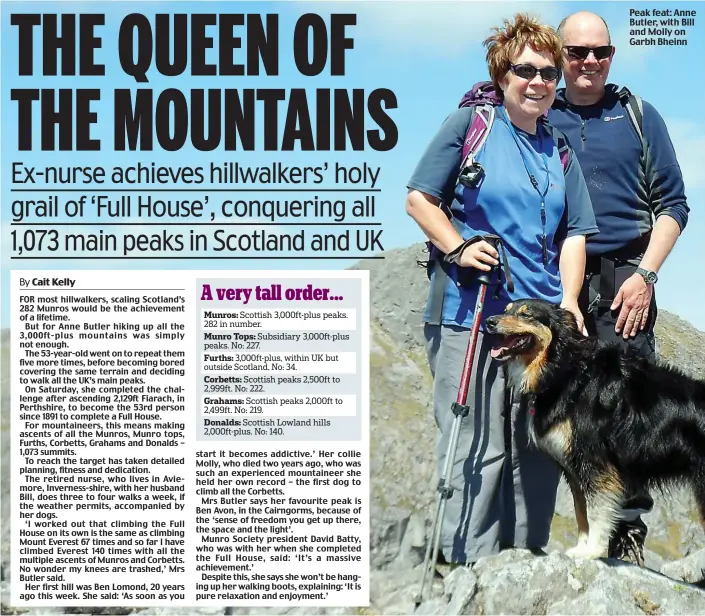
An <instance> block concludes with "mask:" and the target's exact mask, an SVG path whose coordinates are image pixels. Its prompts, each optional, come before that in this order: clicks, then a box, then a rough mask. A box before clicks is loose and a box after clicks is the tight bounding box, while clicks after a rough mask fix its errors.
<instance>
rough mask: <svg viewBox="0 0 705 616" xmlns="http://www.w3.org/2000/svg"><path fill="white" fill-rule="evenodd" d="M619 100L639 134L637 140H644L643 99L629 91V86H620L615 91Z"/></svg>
mask: <svg viewBox="0 0 705 616" xmlns="http://www.w3.org/2000/svg"><path fill="white" fill-rule="evenodd" d="M617 96H619V101H620V102H621V103H622V106H623V107H624V109H625V110H626V112H627V115H628V116H629V120H630V121H631V123H632V126H633V127H634V130H635V131H636V134H637V135H638V136H639V141H641V142H642V144H643V142H644V129H643V127H644V101H643V100H642V99H641V97H640V96H636V95H635V94H632V93H631V92H630V91H629V88H627V87H626V86H622V88H621V89H620V90H619V92H617Z"/></svg>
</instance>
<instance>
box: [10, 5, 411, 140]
mask: <svg viewBox="0 0 705 616" xmlns="http://www.w3.org/2000/svg"><path fill="white" fill-rule="evenodd" d="M356 21H357V20H356V16H355V15H352V14H332V15H331V16H330V18H326V19H324V18H323V17H321V16H320V15H317V14H315V13H308V14H305V15H302V16H301V17H300V18H299V19H298V20H297V21H296V24H295V26H294V29H293V32H292V33H291V39H290V40H289V41H287V44H286V45H280V43H281V40H280V39H285V38H286V37H283V36H281V32H280V27H279V16H278V15H276V14H243V13H227V14H176V15H162V14H159V15H155V16H153V18H149V17H147V16H145V15H142V14H139V13H132V14H130V15H127V16H126V17H125V18H124V19H123V20H122V22H121V23H120V26H119V28H118V37H117V40H116V41H104V40H103V37H102V36H101V31H102V30H104V26H105V15H103V14H79V15H75V14H62V15H56V14H41V15H40V14H30V13H22V14H12V15H11V17H10V23H11V24H12V26H13V27H15V28H17V35H18V36H17V38H18V45H19V48H18V52H19V53H18V66H17V70H18V75H19V76H22V77H26V76H34V77H37V78H39V77H43V76H49V75H52V76H61V77H66V78H67V85H71V84H72V83H75V82H73V81H72V80H71V77H75V76H92V77H98V78H100V77H104V78H105V86H106V87H109V86H110V84H111V82H112V81H113V80H112V79H111V76H110V75H106V70H105V65H104V64H100V63H98V61H97V59H96V52H97V50H100V49H102V48H103V45H104V44H105V45H106V49H107V50H108V51H109V52H111V49H114V53H116V54H117V55H118V58H119V63H120V67H121V69H122V71H124V73H125V74H126V75H129V76H130V77H132V78H133V79H134V80H135V82H136V83H137V84H149V78H148V75H155V73H156V74H158V75H162V76H164V77H168V78H169V79H173V87H169V88H164V89H162V90H159V91H157V90H155V89H154V88H152V87H149V85H147V86H146V87H141V86H139V87H136V88H115V89H113V90H112V92H111V93H110V94H111V96H112V97H113V99H114V101H113V111H114V113H113V117H112V118H111V119H109V120H107V121H112V123H113V131H112V132H113V143H112V144H110V145H109V147H110V148H111V149H113V150H116V151H123V150H139V151H151V150H155V149H162V150H166V151H176V150H179V149H180V148H181V147H183V146H184V145H186V144H191V145H192V146H193V147H194V148H195V149H197V150H201V151H212V150H216V149H219V148H222V149H224V150H243V151H250V150H265V151H276V150H281V151H289V150H294V149H299V150H302V151H329V150H335V151H341V150H346V149H348V148H350V149H353V150H363V149H366V148H367V147H369V148H372V149H374V150H378V151H387V150H391V149H392V148H393V147H394V146H395V145H396V144H397V140H398V131H397V127H396V125H395V123H394V121H393V119H392V118H391V117H390V115H389V113H388V110H390V109H396V107H397V100H396V96H395V94H394V93H393V92H392V91H391V90H389V89H385V88H378V89H375V90H372V91H370V92H366V91H365V90H364V89H345V88H341V89H338V88H335V89H331V88H318V89H316V90H315V92H312V91H311V90H310V89H305V88H291V89H284V88H208V89H190V88H186V87H184V86H186V85H187V84H188V82H189V77H191V76H194V77H195V76H213V77H218V78H220V77H223V78H225V79H226V80H227V82H228V83H229V84H232V83H233V81H234V80H237V79H238V78H241V79H244V78H245V77H249V76H268V77H269V76H272V77H276V76H278V75H279V71H280V62H281V60H282V54H281V53H280V51H281V50H282V49H286V50H287V51H288V52H289V53H291V54H292V57H291V58H286V60H287V61H290V60H292V59H293V63H294V65H295V67H296V70H297V71H298V73H299V74H300V75H301V76H303V77H304V78H309V81H310V78H315V77H316V76H319V75H330V76H344V75H345V67H346V59H347V58H348V54H350V53H354V39H353V38H352V37H351V32H352V31H353V30H354V28H355V26H356ZM40 44H41V53H40V51H39V48H40ZM112 77H113V78H114V77H115V76H114V75H113V76H112ZM40 83H41V81H39V79H37V85H39V84H40ZM311 83H312V85H314V86H315V80H314V81H312V82H311ZM106 87H101V88H71V87H67V88H58V89H47V88H40V87H36V88H17V89H12V90H11V99H12V101H14V104H15V105H16V110H17V147H18V149H19V150H20V151H27V150H37V149H41V150H46V151H51V150H61V151H69V150H75V151H98V150H101V149H102V148H104V147H106V146H105V145H104V144H102V143H101V141H100V139H98V138H96V136H95V133H96V132H98V131H96V125H98V124H100V123H102V122H104V121H106V120H105V119H104V118H101V117H98V116H99V114H98V113H97V112H96V111H95V108H94V107H95V106H94V103H95V102H96V101H99V100H100V99H101V95H105V94H106ZM36 123H39V124H40V130H39V139H33V134H36V131H34V130H33V128H34V124H36ZM35 141H39V143H36V142H35Z"/></svg>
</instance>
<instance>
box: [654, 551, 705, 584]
mask: <svg viewBox="0 0 705 616" xmlns="http://www.w3.org/2000/svg"><path fill="white" fill-rule="evenodd" d="M660 571H661V573H663V574H664V575H667V576H668V577H670V578H673V579H676V580H683V581H685V582H691V583H692V584H697V583H699V582H703V581H705V550H700V551H698V552H695V553H694V554H690V555H689V556H686V557H685V558H682V559H680V560H676V561H673V562H670V563H666V564H665V565H663V566H662V567H661V568H660Z"/></svg>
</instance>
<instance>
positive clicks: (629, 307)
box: [610, 102, 689, 339]
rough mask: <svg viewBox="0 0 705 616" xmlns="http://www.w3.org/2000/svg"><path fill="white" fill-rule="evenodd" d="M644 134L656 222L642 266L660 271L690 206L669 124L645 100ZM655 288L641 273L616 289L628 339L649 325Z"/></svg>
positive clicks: (620, 322) (622, 329) (619, 325)
mask: <svg viewBox="0 0 705 616" xmlns="http://www.w3.org/2000/svg"><path fill="white" fill-rule="evenodd" d="M644 135H645V136H646V140H647V141H648V143H649V150H650V154H651V160H650V169H649V170H648V172H647V176H648V177H647V181H649V182H650V186H649V192H650V199H651V202H650V204H649V205H650V207H651V211H652V212H653V214H654V216H655V217H656V222H655V224H654V226H653V229H652V231H651V238H650V239H649V246H648V248H647V250H646V252H645V253H644V256H643V258H642V260H641V264H640V265H641V267H642V268H644V269H648V270H653V271H656V272H658V270H659V269H660V268H661V266H662V265H663V263H664V261H665V260H666V258H667V257H668V255H669V254H670V252H671V250H673V247H674V246H675V244H676V241H677V240H678V238H679V236H680V234H681V233H682V232H683V229H684V228H685V226H686V224H687V222H688V214H689V208H688V204H687V200H686V197H685V188H684V185H683V176H682V173H681V169H680V166H679V165H678V161H677V159H676V152H675V149H674V148H673V143H671V138H670V136H669V134H668V129H667V128H666V123H665V122H664V121H663V118H662V117H661V116H660V115H659V113H658V112H657V111H656V109H654V107H653V106H651V105H650V104H649V103H646V102H644ZM652 296H653V288H652V286H651V285H647V284H646V283H645V282H644V279H643V278H642V277H641V276H639V275H638V274H634V275H633V276H631V277H630V278H628V279H627V280H626V281H625V282H624V284H623V285H622V286H621V287H620V289H619V290H618V291H617V295H616V297H615V298H614V302H613V303H612V306H611V307H610V308H611V309H612V310H617V309H619V307H620V305H621V311H620V313H619V317H617V323H616V324H615V331H616V332H617V333H620V332H623V333H622V336H623V337H624V338H625V339H626V338H629V337H634V336H636V334H637V333H638V332H639V331H640V330H643V329H644V328H645V327H646V323H647V322H648V319H649V310H650V307H651V298H652Z"/></svg>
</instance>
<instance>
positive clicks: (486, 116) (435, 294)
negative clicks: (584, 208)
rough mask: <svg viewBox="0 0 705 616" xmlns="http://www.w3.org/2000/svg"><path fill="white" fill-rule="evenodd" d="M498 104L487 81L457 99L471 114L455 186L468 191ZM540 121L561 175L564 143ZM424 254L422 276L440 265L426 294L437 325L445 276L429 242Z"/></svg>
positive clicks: (568, 152)
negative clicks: (553, 148)
mask: <svg viewBox="0 0 705 616" xmlns="http://www.w3.org/2000/svg"><path fill="white" fill-rule="evenodd" d="M501 104H502V99H501V98H500V97H499V96H498V95H497V93H496V91H495V88H494V84H493V83H492V82H491V81H482V82H479V83H476V84H475V85H474V86H473V87H472V89H470V90H469V91H468V92H466V93H465V94H464V95H463V97H462V98H461V100H460V103H459V104H458V108H459V109H461V108H464V107H472V108H473V111H472V114H471V116H470V122H469V124H468V129H467V132H466V133H465V139H464V140H463V150H462V157H461V164H460V170H459V172H458V178H457V180H456V186H457V185H458V183H461V184H463V185H464V186H469V187H471V184H470V182H472V181H474V180H475V178H476V174H477V171H478V165H477V164H476V163H475V155H476V154H477V152H479V151H480V148H482V146H483V145H484V143H485V141H486V140H487V137H488V135H489V134H490V131H491V130H492V125H493V123H494V120H495V108H496V107H497V106H499V105H501ZM541 121H542V122H543V123H544V126H545V127H546V128H547V129H548V132H549V133H550V134H551V136H552V137H553V139H554V141H555V142H556V146H557V148H558V155H559V157H560V160H561V166H562V167H563V173H565V172H566V171H567V169H568V165H569V163H570V158H571V155H572V151H571V149H570V146H569V145H568V141H567V139H566V138H565V136H564V135H563V134H562V133H561V132H559V131H558V130H556V129H554V128H552V127H551V126H549V125H548V123H547V121H546V118H545V117H544V118H543V119H542V120H541ZM440 207H441V209H442V210H443V212H444V213H445V215H446V216H447V217H448V219H449V220H450V221H451V223H452V224H454V225H455V220H454V218H453V214H452V212H451V209H450V206H449V205H447V204H444V203H441V204H440ZM474 239H475V238H474ZM477 239H481V238H477ZM426 251H427V252H428V255H429V258H428V260H427V261H417V263H418V265H420V266H421V267H425V268H426V273H427V275H428V277H429V278H431V272H432V271H433V270H434V268H435V266H436V265H437V264H439V265H441V267H438V271H437V272H436V275H435V277H434V278H433V283H432V288H431V291H430V294H429V312H430V317H429V322H431V323H440V322H441V314H442V311H443V298H444V296H445V285H446V278H447V272H446V270H445V268H444V267H443V253H442V252H441V251H440V250H439V249H438V248H437V247H436V246H435V245H434V244H433V243H432V242H430V241H427V242H426ZM497 292H499V287H498V288H497Z"/></svg>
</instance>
